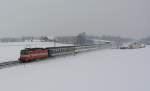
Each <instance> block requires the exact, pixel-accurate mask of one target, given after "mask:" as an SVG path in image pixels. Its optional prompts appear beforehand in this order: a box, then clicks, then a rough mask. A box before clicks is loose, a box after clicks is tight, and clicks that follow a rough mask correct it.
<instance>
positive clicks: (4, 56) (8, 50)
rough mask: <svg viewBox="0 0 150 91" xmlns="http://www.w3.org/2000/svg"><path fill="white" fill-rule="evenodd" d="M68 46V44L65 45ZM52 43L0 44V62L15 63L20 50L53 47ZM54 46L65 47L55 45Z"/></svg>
mask: <svg viewBox="0 0 150 91" xmlns="http://www.w3.org/2000/svg"><path fill="white" fill-rule="evenodd" d="M67 45H68V44H67ZM53 46H54V43H53V42H10V43H0V62H5V61H15V60H17V59H18V58H19V56H20V50H21V49H24V48H26V47H30V48H32V47H33V48H34V47H43V48H44V47H53ZM55 46H66V44H59V43H56V45H55Z"/></svg>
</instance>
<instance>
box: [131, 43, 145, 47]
mask: <svg viewBox="0 0 150 91" xmlns="http://www.w3.org/2000/svg"><path fill="white" fill-rule="evenodd" d="M144 47H145V45H144V44H143V43H140V42H133V43H131V44H130V45H129V49H137V48H144Z"/></svg>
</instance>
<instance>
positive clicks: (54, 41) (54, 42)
mask: <svg viewBox="0 0 150 91" xmlns="http://www.w3.org/2000/svg"><path fill="white" fill-rule="evenodd" d="M54 47H56V40H55V39H54Z"/></svg>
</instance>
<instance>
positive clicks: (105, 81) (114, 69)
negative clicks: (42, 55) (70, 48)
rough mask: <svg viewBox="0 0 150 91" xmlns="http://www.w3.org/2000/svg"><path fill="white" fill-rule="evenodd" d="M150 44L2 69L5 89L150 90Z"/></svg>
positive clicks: (1, 81)
mask: <svg viewBox="0 0 150 91" xmlns="http://www.w3.org/2000/svg"><path fill="white" fill-rule="evenodd" d="M149 54H150V47H146V48H141V49H132V50H129V49H127V50H119V49H112V50H110V49H109V50H97V51H93V52H87V53H81V54H77V55H75V56H73V55H71V56H65V57H59V58H53V59H47V60H43V61H41V62H35V63H30V64H26V65H21V66H16V67H11V68H6V69H1V70H0V89H1V91H150V86H149V84H150V73H149V69H150V62H149Z"/></svg>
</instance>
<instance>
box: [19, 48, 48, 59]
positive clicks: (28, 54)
mask: <svg viewBox="0 0 150 91" xmlns="http://www.w3.org/2000/svg"><path fill="white" fill-rule="evenodd" d="M44 58H48V49H43V48H26V49H24V50H21V53H20V58H19V60H20V61H21V62H29V61H32V60H36V59H44Z"/></svg>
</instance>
